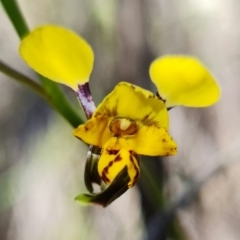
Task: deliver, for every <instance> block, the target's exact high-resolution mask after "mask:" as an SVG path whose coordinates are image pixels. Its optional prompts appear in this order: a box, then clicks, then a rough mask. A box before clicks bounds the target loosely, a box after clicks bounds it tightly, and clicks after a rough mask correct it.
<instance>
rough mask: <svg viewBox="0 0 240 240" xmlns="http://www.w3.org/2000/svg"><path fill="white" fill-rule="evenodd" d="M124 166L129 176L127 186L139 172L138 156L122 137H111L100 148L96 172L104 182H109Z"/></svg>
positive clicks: (135, 179)
mask: <svg viewBox="0 0 240 240" xmlns="http://www.w3.org/2000/svg"><path fill="white" fill-rule="evenodd" d="M124 167H127V171H128V175H129V178H130V181H129V183H128V187H132V186H133V185H134V184H135V182H136V181H137V179H138V177H139V173H140V168H139V156H138V155H137V154H136V153H135V152H134V151H133V149H132V148H131V147H130V146H129V145H128V144H127V142H126V140H125V139H124V138H117V137H112V138H111V139H110V140H109V141H108V142H107V143H106V144H105V145H104V147H103V149H102V153H101V156H100V159H99V162H98V173H99V175H100V177H101V178H102V180H103V181H104V182H105V183H106V184H110V183H111V182H112V181H113V180H114V179H115V178H116V176H117V175H118V174H119V173H120V172H121V171H122V170H123V168H124Z"/></svg>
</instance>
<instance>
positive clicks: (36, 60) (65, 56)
mask: <svg viewBox="0 0 240 240" xmlns="http://www.w3.org/2000/svg"><path fill="white" fill-rule="evenodd" d="M19 52H20V55H21V57H22V58H23V59H24V61H25V62H26V63H27V64H28V65H29V66H30V67H31V68H33V69H34V70H35V71H36V72H37V73H39V74H41V75H43V76H45V77H47V78H49V79H51V80H53V81H56V82H59V83H62V84H65V85H67V86H69V87H71V88H72V89H74V90H77V85H78V84H84V83H86V82H88V80H89V77H90V74H91V72H92V68H93V61H94V54H93V51H92V49H91V47H90V45H89V44H88V43H87V42H86V41H85V40H84V39H83V38H81V37H80V36H78V35H77V34H76V33H74V32H73V31H71V30H68V29H65V28H63V27H59V26H54V25H46V26H42V27H39V28H37V29H35V30H34V31H32V32H31V33H30V34H29V35H28V36H26V37H25V38H24V39H23V40H22V42H21V44H20V47H19Z"/></svg>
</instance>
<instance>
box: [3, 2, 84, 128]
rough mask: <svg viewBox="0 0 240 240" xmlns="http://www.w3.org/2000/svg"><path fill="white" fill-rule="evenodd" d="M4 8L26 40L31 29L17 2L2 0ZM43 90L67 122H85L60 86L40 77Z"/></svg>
mask: <svg viewBox="0 0 240 240" xmlns="http://www.w3.org/2000/svg"><path fill="white" fill-rule="evenodd" d="M1 2H2V5H3V8H4V9H5V11H6V13H7V15H8V17H9V19H10V20H11V22H12V24H13V26H14V28H15V30H16V32H17V34H18V36H19V37H20V39H22V38H24V37H25V36H26V35H27V34H28V33H29V29H28V26H27V24H26V22H25V20H24V17H23V15H22V13H21V11H20V9H19V6H18V4H17V2H16V1H15V0H1ZM40 79H41V81H42V86H43V89H44V90H45V93H46V94H47V95H48V96H49V97H50V101H51V103H52V105H53V107H54V108H55V109H56V110H57V111H58V112H59V113H60V114H61V115H62V116H63V117H64V118H65V119H67V121H68V122H69V123H70V124H71V125H72V126H73V127H74V128H76V127H77V126H78V125H79V124H81V123H82V122H83V121H82V120H81V118H80V117H79V115H78V114H77V113H76V112H75V110H74V109H73V107H72V106H71V105H70V103H69V102H68V100H67V99H66V98H65V96H64V94H63V92H62V90H61V89H60V88H59V86H58V85H57V84H56V83H54V82H51V81H50V80H48V79H47V78H45V77H43V76H40Z"/></svg>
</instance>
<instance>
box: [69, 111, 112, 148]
mask: <svg viewBox="0 0 240 240" xmlns="http://www.w3.org/2000/svg"><path fill="white" fill-rule="evenodd" d="M109 121H110V120H109V118H108V117H107V116H104V115H98V116H97V117H93V118H91V119H90V120H88V121H87V122H86V123H85V124H82V125H80V126H79V127H78V128H76V129H75V130H74V131H73V135H74V136H76V137H77V138H80V139H81V140H82V141H83V142H85V143H88V144H90V145H94V146H98V147H100V148H102V147H103V146H104V144H105V143H106V142H107V141H108V140H109V139H110V138H111V137H112V135H111V132H110V130H109V128H108V124H109Z"/></svg>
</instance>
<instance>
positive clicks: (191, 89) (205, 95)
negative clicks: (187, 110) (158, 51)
mask: <svg viewBox="0 0 240 240" xmlns="http://www.w3.org/2000/svg"><path fill="white" fill-rule="evenodd" d="M150 77H151V80H152V81H153V83H154V84H155V85H156V87H157V89H158V92H159V94H160V96H161V98H163V99H164V100H166V103H165V104H166V106H167V107H174V106H178V105H183V106H186V107H207V106H210V105H212V104H214V103H216V102H217V101H218V99H219V96H220V89H219V87H218V84H217V83H216V81H215V80H214V78H213V76H212V75H211V74H210V72H209V71H208V70H207V68H206V67H205V66H203V65H202V63H201V62H199V61H198V60H197V59H196V58H194V57H188V56H174V55H173V56H164V57H161V58H157V59H156V60H155V61H153V62H152V64H151V66H150Z"/></svg>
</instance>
